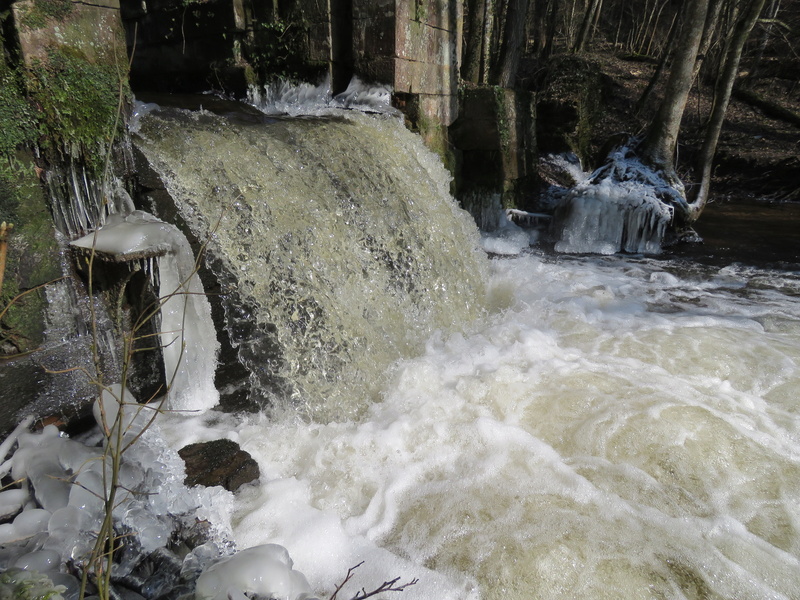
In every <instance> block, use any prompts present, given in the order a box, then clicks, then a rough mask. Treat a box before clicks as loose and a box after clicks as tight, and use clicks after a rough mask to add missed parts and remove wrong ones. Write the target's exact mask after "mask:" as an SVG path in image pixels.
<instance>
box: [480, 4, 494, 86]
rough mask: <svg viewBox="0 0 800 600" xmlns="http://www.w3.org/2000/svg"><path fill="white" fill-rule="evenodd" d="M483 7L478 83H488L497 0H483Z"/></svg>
mask: <svg viewBox="0 0 800 600" xmlns="http://www.w3.org/2000/svg"><path fill="white" fill-rule="evenodd" d="M484 4H485V6H484V9H483V47H482V51H481V65H482V67H481V76H480V80H479V82H480V83H489V77H490V73H489V65H491V64H492V60H491V58H492V46H493V45H494V44H493V40H494V37H495V36H494V16H495V9H496V5H497V0H485V2H484Z"/></svg>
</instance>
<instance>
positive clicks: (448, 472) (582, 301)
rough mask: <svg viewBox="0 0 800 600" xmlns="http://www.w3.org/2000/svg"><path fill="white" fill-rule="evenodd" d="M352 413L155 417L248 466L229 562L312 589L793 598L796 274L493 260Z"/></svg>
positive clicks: (178, 439)
mask: <svg viewBox="0 0 800 600" xmlns="http://www.w3.org/2000/svg"><path fill="white" fill-rule="evenodd" d="M491 266H492V274H491V285H490V289H489V293H488V300H487V302H488V304H489V305H490V306H491V307H492V308H491V310H490V312H489V314H487V315H486V317H485V318H484V319H482V321H481V322H480V324H478V325H475V326H474V327H473V329H472V330H471V331H468V332H465V333H447V332H442V333H440V334H437V335H433V336H432V337H431V338H430V339H429V341H428V343H427V346H426V348H425V350H424V352H423V353H422V354H421V355H420V356H418V357H415V358H406V359H402V360H400V361H399V362H396V363H395V364H394V366H393V367H392V368H391V370H390V376H389V377H388V382H387V384H386V385H385V386H384V387H383V389H382V393H381V398H380V401H378V402H376V403H374V404H373V405H371V406H370V408H369V410H368V411H366V413H365V414H364V415H362V416H361V417H359V418H357V419H355V420H351V421H346V422H334V423H327V424H323V423H310V424H309V423H301V422H300V421H299V420H298V419H297V418H296V417H292V416H286V417H284V418H283V419H282V420H281V419H278V420H275V419H273V420H268V419H266V418H265V417H261V416H256V417H252V418H251V419H250V420H249V421H247V422H245V423H244V424H242V423H238V422H237V423H236V424H235V425H233V424H231V423H226V422H225V420H224V419H222V418H218V419H217V420H214V421H212V420H209V419H208V418H207V417H206V418H205V419H202V418H200V417H198V418H196V420H195V421H193V422H190V423H192V425H191V426H187V421H186V420H182V421H181V422H180V424H179V425H176V426H171V425H170V424H169V423H166V424H165V431H167V432H168V433H167V435H169V436H170V437H171V438H172V439H173V442H174V443H176V444H179V445H182V444H183V443H186V442H190V441H195V440H196V439H203V438H205V437H209V438H210V437H214V436H219V435H224V436H225V437H234V438H236V439H237V440H238V441H239V442H240V443H241V444H242V445H243V447H244V448H245V449H246V450H247V451H248V452H250V453H251V454H253V456H254V457H255V458H256V459H257V461H258V462H259V466H260V468H261V472H262V477H261V480H260V483H259V484H257V485H254V486H252V487H250V488H249V489H247V490H246V491H244V492H240V494H239V497H238V504H237V509H236V512H235V515H234V518H233V527H234V534H235V537H236V538H237V541H238V543H239V545H240V547H247V546H252V545H256V544H261V543H265V542H274V543H279V544H282V545H284V546H286V547H287V548H288V549H289V552H290V554H291V556H292V558H293V559H294V560H295V568H297V569H298V570H300V571H301V572H303V573H304V574H305V575H306V576H307V577H308V579H309V582H310V583H311V586H312V588H314V589H315V591H317V592H318V593H323V592H327V593H330V592H331V591H332V589H333V586H334V585H335V583H336V582H338V581H341V579H342V578H343V575H344V574H345V573H346V571H347V568H348V567H350V566H353V565H354V564H356V563H358V562H360V561H362V560H365V561H366V566H365V567H364V568H365V569H367V571H365V572H364V575H363V576H364V577H365V580H358V581H356V582H355V583H354V584H353V585H355V586H358V587H361V586H364V587H367V588H368V589H370V586H371V584H372V583H373V582H375V583H376V585H377V583H379V582H381V581H384V580H386V579H391V578H393V577H397V576H401V577H403V578H404V579H411V578H412V577H418V578H419V579H420V583H419V584H417V585H415V586H413V587H411V588H409V589H407V590H406V591H405V592H403V598H405V599H408V598H411V599H429V598H454V599H455V598H459V599H461V598H482V599H494V598H511V599H514V598H519V599H523V598H524V599H529V598H542V599H554V598H564V599H566V598H570V599H587V600H589V599H592V600H595V599H599V598H626V599H631V598H669V599H679V598H681V599H682V598H714V599H717V598H719V599H734V598H736V599H750V598H752V599H765V598H776V599H777V598H786V599H789V598H798V597H800V535H798V532H799V531H800V503H798V499H800V411H799V410H798V404H797V390H798V389H800V368H799V367H798V365H799V364H800V303H798V302H797V298H798V296H800V276H799V275H798V274H797V273H792V272H780V271H768V270H762V269H758V268H749V267H748V268H745V267H737V266H735V265H731V266H727V267H724V268H719V267H700V266H697V265H694V264H692V263H680V262H667V261H661V262H659V261H656V260H646V259H636V258H624V257H608V258H570V257H564V256H559V257H551V256H547V255H543V254H527V255H522V256H519V257H516V258H510V259H503V260H496V261H493V262H492V265H491Z"/></svg>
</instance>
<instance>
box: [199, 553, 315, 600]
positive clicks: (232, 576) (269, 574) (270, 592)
mask: <svg viewBox="0 0 800 600" xmlns="http://www.w3.org/2000/svg"><path fill="white" fill-rule="evenodd" d="M292 566H293V562H292V559H291V558H290V557H289V552H288V551H287V550H286V548H284V547H283V546H279V545H278V544H264V545H261V546H254V547H252V548H247V549H246V550H242V551H241V552H238V553H236V554H234V555H233V556H230V557H227V558H223V559H221V560H220V561H218V562H216V563H215V564H213V565H212V566H210V567H209V568H207V569H206V570H205V571H204V572H203V573H202V574H201V575H200V577H199V578H198V580H197V585H196V587H195V598H196V599H197V600H247V598H248V596H246V595H245V594H246V593H249V594H257V595H258V596H259V597H264V598H271V599H274V600H316V597H315V596H314V595H313V594H312V592H311V587H310V586H309V585H308V581H306V578H305V576H304V575H303V574H302V573H300V572H298V571H295V570H294V569H292Z"/></svg>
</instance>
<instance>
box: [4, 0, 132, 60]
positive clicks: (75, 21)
mask: <svg viewBox="0 0 800 600" xmlns="http://www.w3.org/2000/svg"><path fill="white" fill-rule="evenodd" d="M53 5H56V3H53ZM58 6H59V9H58V11H56V10H54V9H51V10H50V12H44V11H43V10H42V9H41V8H40V6H39V5H38V4H37V3H35V2H34V1H33V0H21V1H20V2H16V3H14V4H12V10H13V12H14V21H15V23H16V24H17V30H18V34H19V42H20V51H21V54H22V59H23V60H24V62H25V64H26V65H27V66H29V67H30V66H31V65H32V64H33V62H35V61H37V60H39V61H46V60H47V53H48V50H50V49H53V48H60V47H68V48H70V49H71V50H73V51H74V50H77V51H79V52H81V54H82V55H83V56H84V58H85V59H86V60H88V61H90V62H93V63H99V62H105V63H111V64H114V63H117V64H119V65H120V66H124V67H125V70H127V52H126V49H125V35H124V31H123V28H122V21H121V18H120V12H119V2H118V0H100V1H99V2H96V3H85V2H79V1H75V0H62V2H60V3H58Z"/></svg>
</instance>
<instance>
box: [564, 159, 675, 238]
mask: <svg viewBox="0 0 800 600" xmlns="http://www.w3.org/2000/svg"><path fill="white" fill-rule="evenodd" d="M677 205H686V198H685V195H684V192H683V189H682V188H681V186H680V184H679V183H677V182H671V181H667V180H666V179H665V177H664V175H663V174H662V173H659V172H656V171H654V170H653V169H651V168H650V167H648V166H646V165H644V164H643V163H642V162H641V161H640V160H639V159H638V158H637V157H636V156H635V154H634V152H633V151H632V150H631V148H630V147H622V148H619V149H618V150H616V151H615V152H614V153H612V154H611V156H610V157H609V161H608V162H607V163H606V164H605V165H604V166H602V167H601V168H599V169H598V170H597V171H595V172H594V173H593V174H592V176H591V177H589V178H588V179H586V180H583V181H581V182H580V183H578V184H577V185H576V186H575V187H574V188H572V190H571V191H570V192H569V193H568V194H567V195H566V196H565V197H564V198H563V199H562V200H561V203H560V204H559V206H558V208H557V209H556V213H555V219H554V230H555V235H556V238H557V241H556V244H555V249H556V251H558V252H569V253H594V254H614V253H616V252H620V251H625V252H634V253H646V254H656V253H658V252H660V251H661V245H662V242H663V239H664V234H665V232H666V230H667V227H668V225H670V223H671V222H672V219H673V215H674V213H675V206H677Z"/></svg>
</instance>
